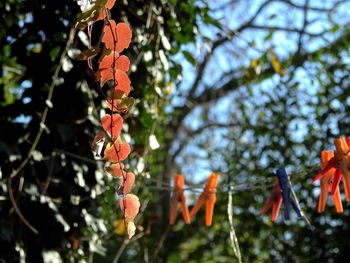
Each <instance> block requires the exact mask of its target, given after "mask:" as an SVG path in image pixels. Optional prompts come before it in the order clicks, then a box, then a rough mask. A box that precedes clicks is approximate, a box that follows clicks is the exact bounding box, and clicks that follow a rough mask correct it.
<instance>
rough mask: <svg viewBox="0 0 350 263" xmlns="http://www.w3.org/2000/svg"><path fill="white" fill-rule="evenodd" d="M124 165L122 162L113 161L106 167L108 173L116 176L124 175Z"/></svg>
mask: <svg viewBox="0 0 350 263" xmlns="http://www.w3.org/2000/svg"><path fill="white" fill-rule="evenodd" d="M123 169H124V165H123V164H122V163H113V164H111V165H110V166H108V167H106V171H107V173H109V174H111V175H112V176H114V177H123V175H124V174H125V172H124V170H123Z"/></svg>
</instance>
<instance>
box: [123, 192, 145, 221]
mask: <svg viewBox="0 0 350 263" xmlns="http://www.w3.org/2000/svg"><path fill="white" fill-rule="evenodd" d="M124 203H125V209H124ZM119 204H120V208H121V210H122V211H124V215H125V217H126V218H128V219H131V220H133V219H134V218H135V217H136V216H137V214H138V213H139V209H140V200H139V198H138V197H137V196H136V195H133V194H127V195H126V196H125V199H123V198H122V199H120V202H119Z"/></svg>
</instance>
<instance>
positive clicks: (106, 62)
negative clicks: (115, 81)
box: [98, 51, 119, 69]
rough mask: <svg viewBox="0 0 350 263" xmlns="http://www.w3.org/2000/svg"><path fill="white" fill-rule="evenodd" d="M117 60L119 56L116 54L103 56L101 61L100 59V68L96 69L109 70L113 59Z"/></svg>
mask: <svg viewBox="0 0 350 263" xmlns="http://www.w3.org/2000/svg"><path fill="white" fill-rule="evenodd" d="M114 56H115V58H116V59H117V58H118V57H119V54H118V53H114V52H113V51H112V52H111V53H109V54H107V55H105V56H103V57H102V58H101V59H100V62H99V64H100V66H99V67H98V68H99V69H106V68H111V67H112V64H113V58H114Z"/></svg>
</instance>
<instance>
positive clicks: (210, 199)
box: [190, 173, 219, 227]
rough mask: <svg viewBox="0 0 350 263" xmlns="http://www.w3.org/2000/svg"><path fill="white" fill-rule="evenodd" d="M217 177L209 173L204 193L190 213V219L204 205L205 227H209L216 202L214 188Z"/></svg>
mask: <svg viewBox="0 0 350 263" xmlns="http://www.w3.org/2000/svg"><path fill="white" fill-rule="evenodd" d="M218 178H219V177H218V175H216V174H215V173H211V174H210V176H209V178H208V180H207V182H206V184H205V188H204V191H203V192H202V193H201V195H200V196H199V198H198V201H197V203H196V205H195V206H194V207H193V208H192V210H191V212H190V216H191V219H192V218H193V217H194V216H195V215H196V214H197V212H198V211H199V209H200V208H201V206H202V205H203V204H204V203H205V225H206V226H208V227H209V226H211V223H212V219H213V212H214V205H215V202H216V186H217V184H218Z"/></svg>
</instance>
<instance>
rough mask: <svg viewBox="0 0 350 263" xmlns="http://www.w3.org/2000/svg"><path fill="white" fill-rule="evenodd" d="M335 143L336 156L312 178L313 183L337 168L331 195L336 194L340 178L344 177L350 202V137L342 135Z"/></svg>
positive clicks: (347, 199)
mask: <svg viewBox="0 0 350 263" xmlns="http://www.w3.org/2000/svg"><path fill="white" fill-rule="evenodd" d="M334 145H335V148H336V151H335V154H334V156H333V157H332V158H331V159H329V160H328V162H327V164H326V166H325V167H324V168H323V169H322V170H321V171H320V172H319V173H318V174H317V175H316V176H315V178H314V179H313V180H312V184H314V183H315V182H316V181H317V180H319V179H321V178H322V177H324V176H325V175H326V174H327V173H328V172H329V171H330V170H332V169H335V171H334V177H333V183H332V187H331V195H334V193H335V191H336V189H337V188H338V185H339V182H340V180H341V179H342V178H343V183H344V190H345V197H346V201H347V202H349V201H350V170H349V167H348V165H349V164H350V160H349V158H350V156H349V148H350V137H348V138H347V139H346V140H345V138H344V137H340V138H338V139H336V140H335V141H334Z"/></svg>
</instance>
